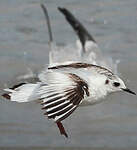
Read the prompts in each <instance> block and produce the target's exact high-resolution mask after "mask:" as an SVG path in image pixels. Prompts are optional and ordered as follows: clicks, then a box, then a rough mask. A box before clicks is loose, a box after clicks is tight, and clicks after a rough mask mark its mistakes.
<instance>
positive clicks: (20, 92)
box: [2, 83, 40, 103]
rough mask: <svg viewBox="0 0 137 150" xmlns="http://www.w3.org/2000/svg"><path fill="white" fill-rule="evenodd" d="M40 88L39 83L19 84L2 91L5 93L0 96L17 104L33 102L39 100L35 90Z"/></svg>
mask: <svg viewBox="0 0 137 150" xmlns="http://www.w3.org/2000/svg"><path fill="white" fill-rule="evenodd" d="M39 87H40V83H37V84H32V83H20V84H18V85H14V86H13V87H12V88H9V89H4V91H6V93H4V94H3V95H2V96H3V97H4V98H6V99H8V100H11V101H16V102H19V103H22V102H29V101H34V100H37V99H38V98H39V95H38V94H37V89H38V88H39Z"/></svg>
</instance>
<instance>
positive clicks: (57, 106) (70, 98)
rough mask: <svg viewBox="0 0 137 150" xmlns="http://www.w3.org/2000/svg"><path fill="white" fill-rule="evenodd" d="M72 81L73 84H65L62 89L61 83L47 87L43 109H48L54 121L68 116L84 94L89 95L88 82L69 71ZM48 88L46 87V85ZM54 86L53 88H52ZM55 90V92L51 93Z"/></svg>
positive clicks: (47, 113)
mask: <svg viewBox="0 0 137 150" xmlns="http://www.w3.org/2000/svg"><path fill="white" fill-rule="evenodd" d="M67 75H68V77H69V78H70V82H71V81H72V85H68V86H66V87H65V86H64V89H63V88H62V90H60V88H59V87H60V85H59V84H57V85H56V86H55V85H54V86H53V85H52V83H51V87H50V85H49V86H48V88H47V89H46V90H47V92H48V94H47V95H46V90H45V92H44V95H42V96H43V97H45V98H44V99H43V101H44V102H43V104H44V105H43V109H46V113H45V114H46V115H47V116H48V118H49V119H54V121H56V122H58V121H62V120H64V119H65V118H67V117H68V116H69V115H70V114H71V113H72V112H73V111H74V110H75V109H76V108H77V107H78V106H79V104H80V102H81V101H82V99H83V98H84V96H85V95H86V96H89V91H88V90H89V89H88V84H87V83H86V82H85V81H84V80H83V79H81V78H80V77H79V76H77V75H75V74H72V73H69V74H67ZM45 88H46V87H45ZM52 88H53V89H52ZM50 91H53V93H52V92H51V93H49V92H50Z"/></svg>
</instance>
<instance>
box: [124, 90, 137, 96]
mask: <svg viewBox="0 0 137 150" xmlns="http://www.w3.org/2000/svg"><path fill="white" fill-rule="evenodd" d="M122 90H123V91H125V92H128V93H131V94H134V95H136V93H135V92H133V91H131V90H130V89H122Z"/></svg>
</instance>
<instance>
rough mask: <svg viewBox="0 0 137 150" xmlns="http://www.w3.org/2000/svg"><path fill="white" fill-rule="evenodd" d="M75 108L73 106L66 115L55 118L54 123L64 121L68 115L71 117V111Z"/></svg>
mask: <svg viewBox="0 0 137 150" xmlns="http://www.w3.org/2000/svg"><path fill="white" fill-rule="evenodd" d="M76 108H77V106H76V105H75V106H73V107H72V108H71V109H70V110H69V111H67V112H66V113H64V114H63V115H61V116H59V117H58V118H57V119H56V118H55V121H56V122H59V121H62V120H64V119H66V118H67V117H68V116H69V115H71V114H72V113H73V111H74V110H75V109H76Z"/></svg>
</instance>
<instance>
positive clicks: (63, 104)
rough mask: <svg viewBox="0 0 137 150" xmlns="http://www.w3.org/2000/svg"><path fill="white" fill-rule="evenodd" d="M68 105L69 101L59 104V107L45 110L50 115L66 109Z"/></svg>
mask: <svg viewBox="0 0 137 150" xmlns="http://www.w3.org/2000/svg"><path fill="white" fill-rule="evenodd" d="M68 104H70V101H65V102H64V103H61V104H60V105H57V106H55V107H52V108H49V109H47V113H48V114H50V113H54V112H56V111H58V110H61V109H63V108H64V107H66V106H67V105H68Z"/></svg>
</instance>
